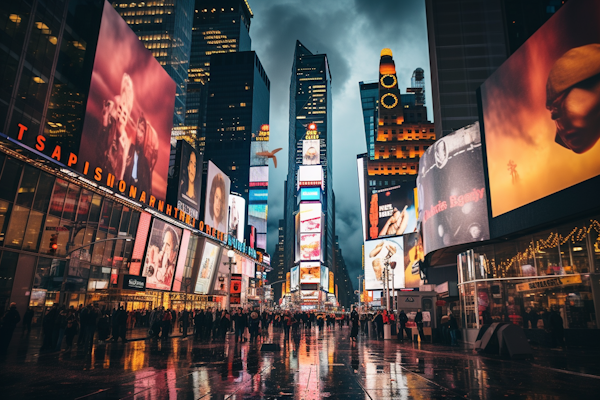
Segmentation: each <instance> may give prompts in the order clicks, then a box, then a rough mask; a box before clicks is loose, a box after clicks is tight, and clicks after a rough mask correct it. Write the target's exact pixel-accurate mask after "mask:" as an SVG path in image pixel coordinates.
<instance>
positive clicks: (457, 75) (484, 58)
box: [425, 0, 564, 137]
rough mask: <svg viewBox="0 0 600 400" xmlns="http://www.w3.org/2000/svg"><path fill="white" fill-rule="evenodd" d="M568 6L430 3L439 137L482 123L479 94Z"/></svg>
mask: <svg viewBox="0 0 600 400" xmlns="http://www.w3.org/2000/svg"><path fill="white" fill-rule="evenodd" d="M563 3H564V1H562V0H531V1H521V0H426V2H425V4H426V14H427V30H428V37H429V60H430V64H431V84H432V96H433V113H434V121H435V129H436V132H437V133H438V136H440V137H441V136H445V135H447V134H448V133H450V132H452V131H454V130H456V129H459V128H462V127H464V126H467V125H470V124H472V123H474V122H475V121H476V120H478V118H479V115H478V111H477V98H476V90H477V88H479V86H481V84H482V83H483V82H484V81H485V80H486V79H487V78H488V77H489V76H490V75H491V74H492V73H493V72H494V71H495V70H496V69H497V68H498V67H499V66H500V65H501V64H502V63H503V62H504V61H505V60H506V59H507V58H508V56H510V55H511V54H512V53H513V52H515V51H516V50H517V49H518V48H519V47H520V46H521V44H523V43H524V42H525V40H527V39H528V38H529V36H531V35H532V34H533V33H534V32H535V31H536V30H537V29H538V28H539V27H540V26H542V24H543V23H544V22H546V21H547V20H548V18H550V17H551V16H552V15H553V14H554V13H555V12H556V11H557V10H558V9H559V8H560V7H561V6H562V4H563Z"/></svg>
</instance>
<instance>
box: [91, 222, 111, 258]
mask: <svg viewBox="0 0 600 400" xmlns="http://www.w3.org/2000/svg"><path fill="white" fill-rule="evenodd" d="M103 239H106V232H101V231H100V230H98V231H97V232H96V237H95V238H94V240H93V241H94V242H96V241H98V240H103ZM106 243H107V242H102V243H96V244H94V245H92V264H98V265H102V257H103V256H104V247H105V245H106Z"/></svg>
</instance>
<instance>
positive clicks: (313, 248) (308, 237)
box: [300, 233, 321, 261]
mask: <svg viewBox="0 0 600 400" xmlns="http://www.w3.org/2000/svg"><path fill="white" fill-rule="evenodd" d="M300 259H301V260H302V261H316V260H320V259H321V234H320V233H307V234H304V233H302V234H300Z"/></svg>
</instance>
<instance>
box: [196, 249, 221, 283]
mask: <svg viewBox="0 0 600 400" xmlns="http://www.w3.org/2000/svg"><path fill="white" fill-rule="evenodd" d="M220 253H221V247H220V246H219V245H217V244H216V243H212V242H210V241H208V240H206V241H205V242H204V248H203V249H202V258H201V259H200V268H199V269H198V277H197V278H196V285H195V286H194V293H197V294H207V293H208V291H209V290H210V283H211V281H212V278H213V275H214V273H215V270H216V268H217V265H218V262H219V255H220Z"/></svg>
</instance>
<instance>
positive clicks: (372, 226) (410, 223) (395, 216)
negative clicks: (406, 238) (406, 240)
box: [367, 183, 417, 240]
mask: <svg viewBox="0 0 600 400" xmlns="http://www.w3.org/2000/svg"><path fill="white" fill-rule="evenodd" d="M414 188H415V187H414V184H412V183H403V184H402V185H398V186H393V187H390V188H386V189H381V190H374V191H373V192H371V193H370V197H369V198H368V199H367V201H369V209H368V213H369V215H367V221H369V232H368V235H367V237H368V239H370V240H372V239H379V238H384V237H392V236H400V235H404V234H405V233H410V232H414V231H415V229H416V228H417V214H416V209H415V195H414Z"/></svg>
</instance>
